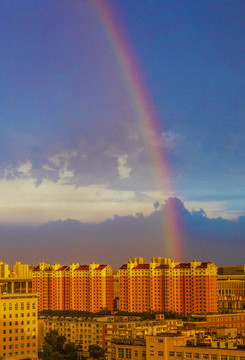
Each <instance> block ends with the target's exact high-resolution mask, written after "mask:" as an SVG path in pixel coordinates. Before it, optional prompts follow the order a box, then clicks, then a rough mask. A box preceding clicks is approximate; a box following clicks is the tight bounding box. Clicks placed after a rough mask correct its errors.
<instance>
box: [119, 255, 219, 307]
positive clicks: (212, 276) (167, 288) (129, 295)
mask: <svg viewBox="0 0 245 360" xmlns="http://www.w3.org/2000/svg"><path fill="white" fill-rule="evenodd" d="M118 276H119V309H120V310H123V311H129V312H143V311H149V310H153V311H173V312H178V313H184V314H190V313H208V312H217V267H216V265H214V264H213V263H212V262H197V261H192V262H191V263H178V262H175V261H171V260H170V259H166V258H160V257H155V258H152V259H151V262H150V263H149V264H146V263H145V259H143V258H135V259H134V260H131V259H130V260H129V261H128V264H124V265H122V266H121V267H120V269H119V270H118Z"/></svg>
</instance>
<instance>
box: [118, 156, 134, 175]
mask: <svg viewBox="0 0 245 360" xmlns="http://www.w3.org/2000/svg"><path fill="white" fill-rule="evenodd" d="M127 159H128V155H127V154H125V155H121V156H119V157H118V158H117V165H118V167H117V170H118V174H119V177H120V179H125V178H128V177H129V175H130V172H131V169H130V167H129V166H127Z"/></svg>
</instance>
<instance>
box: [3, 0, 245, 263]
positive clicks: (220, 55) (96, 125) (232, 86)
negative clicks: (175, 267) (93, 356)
mask: <svg viewBox="0 0 245 360" xmlns="http://www.w3.org/2000/svg"><path fill="white" fill-rule="evenodd" d="M0 14H1V16H0V49H1V51H0V84H1V86H0V103H1V106H0V126H1V128H0V198H1V202H0V243H1V248H2V255H1V259H0V260H1V261H5V262H7V263H10V264H11V263H13V262H15V261H17V260H20V261H22V262H25V263H32V264H36V263H38V262H41V261H46V262H49V263H56V262H60V263H71V262H74V261H75V262H80V263H90V262H92V261H96V262H99V263H102V262H106V263H110V264H111V265H112V266H114V267H115V268H117V267H118V266H120V265H121V263H124V262H127V259H128V258H131V257H137V256H145V257H146V258H147V260H149V259H150V257H151V256H162V257H173V256H176V258H175V260H178V261H190V260H192V259H194V258H195V259H198V260H204V261H205V260H211V261H214V262H215V263H217V264H218V265H225V264H243V262H244V260H243V257H242V250H245V241H244V240H245V201H244V200H245V189H244V184H245V161H244V160H245V146H244V143H245V119H244V114H245V102H244V94H245V88H244V87H245V81H244V74H245V69H244V68H245V61H244V60H245V59H244V58H245V42H244V38H245V26H244V15H245V3H244V1H243V0H236V1H232V0H222V1H221V0H216V1H213V0H198V1H197V0H186V1H181V0H171V1H170V0H161V1H160V0H145V1H138V0H114V1H110V0H72V1H71V0H69V1H68V0H59V1H52V2H51V1H49V0H35V1H34V0H25V1H21V0H11V2H10V1H7V0H2V1H1V2H0ZM172 209H174V217H175V219H174V220H173V219H172V220H171V219H170V218H169V217H168V216H167V214H168V213H171V211H173V210H172ZM174 227H175V230H176V229H177V230H178V236H177V238H176V239H177V240H176V241H175V244H174V245H173V246H172V251H170V247H171V246H169V245H170V243H171V233H170V238H167V235H166V231H165V229H167V228H170V229H172V230H173V228H174ZM173 232H176V231H173ZM172 242H173V241H172Z"/></svg>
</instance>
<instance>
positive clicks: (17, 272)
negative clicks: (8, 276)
mask: <svg viewBox="0 0 245 360" xmlns="http://www.w3.org/2000/svg"><path fill="white" fill-rule="evenodd" d="M12 276H13V277H19V278H29V277H30V270H29V265H28V264H21V263H20V262H19V261H16V263H15V264H14V266H13V274H12Z"/></svg>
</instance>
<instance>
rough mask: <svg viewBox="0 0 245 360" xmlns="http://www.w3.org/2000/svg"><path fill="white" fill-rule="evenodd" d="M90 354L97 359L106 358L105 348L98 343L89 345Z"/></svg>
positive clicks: (102, 359) (103, 359)
mask: <svg viewBox="0 0 245 360" xmlns="http://www.w3.org/2000/svg"><path fill="white" fill-rule="evenodd" d="M88 351H89V355H90V357H92V358H93V359H96V360H105V350H104V349H103V348H102V347H100V346H98V345H89V348H88Z"/></svg>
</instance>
